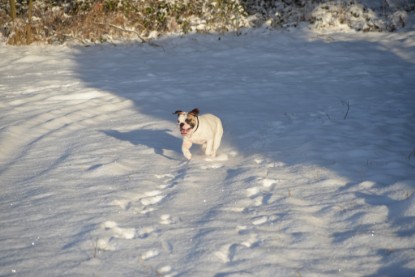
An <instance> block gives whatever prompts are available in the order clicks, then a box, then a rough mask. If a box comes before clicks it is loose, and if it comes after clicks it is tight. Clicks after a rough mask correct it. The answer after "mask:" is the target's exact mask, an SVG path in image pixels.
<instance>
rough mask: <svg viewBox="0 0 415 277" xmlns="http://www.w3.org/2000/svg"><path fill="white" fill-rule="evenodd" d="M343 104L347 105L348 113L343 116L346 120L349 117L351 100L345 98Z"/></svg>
mask: <svg viewBox="0 0 415 277" xmlns="http://www.w3.org/2000/svg"><path fill="white" fill-rule="evenodd" d="M342 104H343V105H346V106H347V111H346V114H345V115H344V117H343V120H346V118H347V116H348V114H349V111H350V102H349V101H345V100H343V101H342Z"/></svg>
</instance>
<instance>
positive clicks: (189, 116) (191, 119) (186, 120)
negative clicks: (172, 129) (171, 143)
mask: <svg viewBox="0 0 415 277" xmlns="http://www.w3.org/2000/svg"><path fill="white" fill-rule="evenodd" d="M173 114H177V126H178V127H179V129H180V134H181V135H182V136H187V135H191V134H192V133H193V132H195V131H196V129H197V125H198V123H199V122H198V120H199V119H198V118H197V116H198V115H199V109H193V110H191V111H190V112H183V111H175V112H174V113H173Z"/></svg>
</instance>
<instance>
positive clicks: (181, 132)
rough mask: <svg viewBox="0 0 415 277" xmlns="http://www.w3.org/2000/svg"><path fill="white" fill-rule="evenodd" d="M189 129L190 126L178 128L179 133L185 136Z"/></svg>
mask: <svg viewBox="0 0 415 277" xmlns="http://www.w3.org/2000/svg"><path fill="white" fill-rule="evenodd" d="M191 129H192V127H190V128H187V129H184V128H181V129H180V134H182V136H185V135H187V133H188V132H189V131H190V130H191Z"/></svg>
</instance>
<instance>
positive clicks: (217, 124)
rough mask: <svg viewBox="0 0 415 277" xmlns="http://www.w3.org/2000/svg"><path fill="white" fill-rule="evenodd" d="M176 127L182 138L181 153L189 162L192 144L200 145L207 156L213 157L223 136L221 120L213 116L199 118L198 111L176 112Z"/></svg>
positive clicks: (206, 115) (207, 115)
mask: <svg viewBox="0 0 415 277" xmlns="http://www.w3.org/2000/svg"><path fill="white" fill-rule="evenodd" d="M173 114H177V116H178V117H177V125H178V127H179V129H180V133H181V135H182V137H183V144H182V152H183V155H184V156H185V157H186V158H187V159H188V160H190V159H191V158H192V154H191V153H190V147H192V144H193V143H195V144H202V147H203V148H204V149H205V154H206V155H207V156H211V157H215V156H216V151H217V150H218V148H219V146H220V142H221V140H222V135H223V127H222V122H221V120H220V119H219V118H218V117H217V116H215V115H213V114H204V115H200V116H199V110H198V109H193V110H192V111H190V112H183V111H176V112H174V113H173Z"/></svg>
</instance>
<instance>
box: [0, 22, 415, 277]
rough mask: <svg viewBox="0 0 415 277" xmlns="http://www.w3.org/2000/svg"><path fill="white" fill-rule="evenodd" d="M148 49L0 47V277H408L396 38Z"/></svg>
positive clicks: (406, 74) (403, 81)
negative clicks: (207, 144) (196, 127)
mask: <svg viewBox="0 0 415 277" xmlns="http://www.w3.org/2000/svg"><path fill="white" fill-rule="evenodd" d="M157 44H158V46H154V45H153V46H152V45H148V44H145V45H138V44H130V45H118V46H110V45H107V46H94V47H88V48H86V47H69V46H28V47H9V46H4V45H3V46H0V57H1V59H0V183H1V192H0V224H1V227H0V275H1V276H9V275H10V276H216V277H224V276H334V275H336V276H414V275H415V194H414V193H415V32H414V31H406V32H400V33H391V34H386V33H383V34H380V33H378V34H352V33H350V34H343V35H339V34H337V35H336V34H324V35H323V34H315V33H312V32H309V31H305V30H292V31H290V32H270V31H264V30H258V31H251V32H249V34H246V35H242V36H239V37H237V36H234V35H226V36H218V35H204V36H201V35H193V36H188V37H185V38H169V39H164V40H160V41H157ZM195 107H198V108H200V110H201V112H202V113H203V112H209V113H213V114H216V115H218V116H219V117H221V118H222V121H223V125H224V129H225V134H224V139H223V143H222V146H221V148H220V150H219V156H218V157H217V158H216V159H214V160H208V159H206V158H205V157H204V156H203V154H202V152H201V150H199V149H198V148H197V146H195V147H193V148H192V152H193V159H192V160H191V161H190V162H187V161H186V160H185V158H184V157H183V155H182V154H181V151H180V147H181V138H180V134H179V132H178V130H177V129H176V126H175V122H176V117H175V116H174V115H172V112H174V111H176V110H178V109H183V110H191V109H193V108H195Z"/></svg>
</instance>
